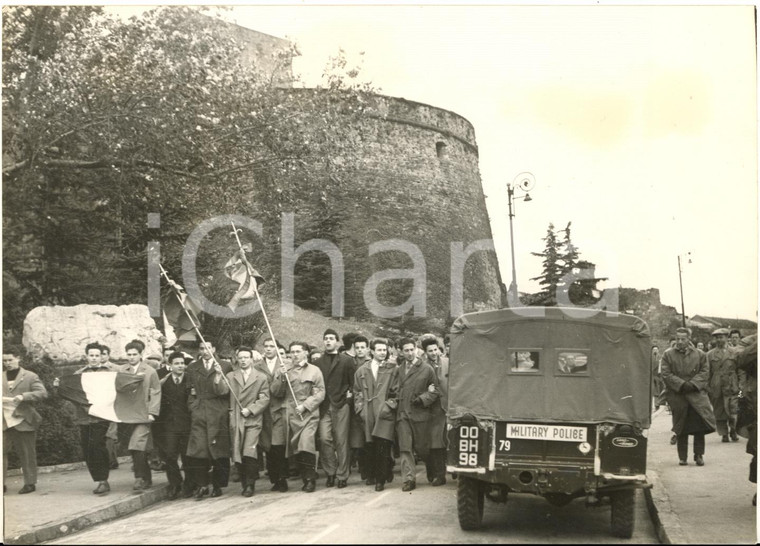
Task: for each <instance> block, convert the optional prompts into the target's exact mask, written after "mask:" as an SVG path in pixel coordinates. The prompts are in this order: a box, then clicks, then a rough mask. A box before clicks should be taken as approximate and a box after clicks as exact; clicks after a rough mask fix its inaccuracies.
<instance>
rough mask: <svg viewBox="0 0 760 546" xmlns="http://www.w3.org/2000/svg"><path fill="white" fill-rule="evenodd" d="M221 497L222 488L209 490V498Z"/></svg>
mask: <svg viewBox="0 0 760 546" xmlns="http://www.w3.org/2000/svg"><path fill="white" fill-rule="evenodd" d="M221 496H222V488H221V487H214V488H213V489H212V490H211V497H212V498H213V497H221Z"/></svg>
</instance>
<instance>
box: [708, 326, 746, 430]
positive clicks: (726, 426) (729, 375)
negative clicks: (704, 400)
mask: <svg viewBox="0 0 760 546" xmlns="http://www.w3.org/2000/svg"><path fill="white" fill-rule="evenodd" d="M728 335H729V334H728V329H727V328H718V329H717V330H715V331H714V332H713V333H712V337H713V341H714V343H715V348H714V349H711V350H710V351H709V352H708V353H707V362H708V364H709V366H710V375H709V383H708V387H707V393H708V394H709V395H710V402H711V403H712V406H713V411H714V412H715V423H716V425H717V427H718V434H720V435H721V436H722V441H723V442H728V441H729V440H728V438H729V435H730V437H731V441H733V442H738V441H739V437H738V436H737V435H736V415H737V413H738V412H739V399H738V396H739V378H738V376H737V374H736V353H735V352H734V351H733V350H731V348H730V347H728Z"/></svg>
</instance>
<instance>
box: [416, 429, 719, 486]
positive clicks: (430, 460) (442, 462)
mask: <svg viewBox="0 0 760 546" xmlns="http://www.w3.org/2000/svg"><path fill="white" fill-rule="evenodd" d="M703 438H704V436H703ZM425 469H426V470H427V478H428V481H431V482H432V481H433V480H434V479H435V478H440V479H446V449H431V450H430V451H429V452H428V456H427V458H426V459H425Z"/></svg>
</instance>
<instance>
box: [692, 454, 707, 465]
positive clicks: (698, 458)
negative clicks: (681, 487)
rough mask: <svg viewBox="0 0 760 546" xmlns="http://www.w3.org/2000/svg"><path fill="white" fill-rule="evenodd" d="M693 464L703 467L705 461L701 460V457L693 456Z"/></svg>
mask: <svg viewBox="0 0 760 546" xmlns="http://www.w3.org/2000/svg"><path fill="white" fill-rule="evenodd" d="M694 462H696V463H697V466H705V460H704V459H703V458H702V455H694Z"/></svg>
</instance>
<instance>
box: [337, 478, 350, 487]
mask: <svg viewBox="0 0 760 546" xmlns="http://www.w3.org/2000/svg"><path fill="white" fill-rule="evenodd" d="M347 485H348V481H347V480H338V489H343V488H344V487H346V486H347Z"/></svg>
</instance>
